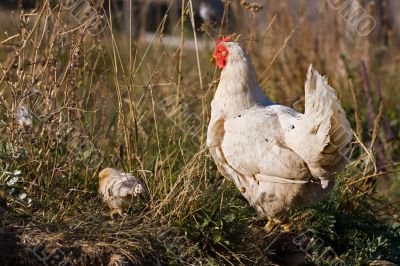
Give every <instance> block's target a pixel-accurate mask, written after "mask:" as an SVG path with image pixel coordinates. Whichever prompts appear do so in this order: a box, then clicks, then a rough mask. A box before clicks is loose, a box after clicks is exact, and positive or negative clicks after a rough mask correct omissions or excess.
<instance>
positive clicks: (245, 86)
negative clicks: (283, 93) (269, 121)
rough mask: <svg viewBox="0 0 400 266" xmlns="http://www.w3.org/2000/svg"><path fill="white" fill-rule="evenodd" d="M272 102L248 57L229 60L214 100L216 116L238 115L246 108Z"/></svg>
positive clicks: (213, 109) (213, 110) (214, 113)
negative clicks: (260, 83)
mask: <svg viewBox="0 0 400 266" xmlns="http://www.w3.org/2000/svg"><path fill="white" fill-rule="evenodd" d="M270 104H272V102H271V101H270V100H269V99H268V98H267V97H266V96H265V95H264V93H263V91H262V90H261V88H260V86H259V85H258V82H257V79H256V74H255V72H254V69H253V67H252V66H251V63H250V62H249V60H248V59H247V58H243V59H242V60H238V61H234V62H230V63H229V62H228V64H227V65H226V67H225V68H224V69H223V70H222V72H221V77H220V82H219V84H218V88H217V91H216V93H215V95H214V99H213V102H212V112H213V115H214V116H220V115H223V116H237V115H240V113H241V112H243V111H244V110H246V109H249V108H251V107H254V106H256V105H259V106H267V105H270Z"/></svg>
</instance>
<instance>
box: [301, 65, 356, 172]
mask: <svg viewBox="0 0 400 266" xmlns="http://www.w3.org/2000/svg"><path fill="white" fill-rule="evenodd" d="M305 117H306V119H307V120H308V121H312V124H314V125H316V126H315V127H317V128H316V129H315V132H314V134H315V135H316V137H317V138H318V139H319V140H320V141H321V143H320V144H321V147H320V148H321V151H320V152H319V153H315V154H314V158H312V157H311V158H309V159H310V162H309V163H311V164H312V165H318V166H319V167H321V168H322V169H324V170H325V171H326V173H329V172H330V173H332V171H333V172H340V171H342V170H343V167H344V166H345V163H346V161H347V156H348V153H349V151H350V149H351V145H350V142H351V139H352V133H351V129H350V124H349V122H348V121H347V119H346V113H345V111H344V110H343V108H342V106H341V104H340V101H339V100H338V98H337V96H336V92H335V90H334V89H332V88H331V87H330V86H329V84H328V82H327V80H326V79H325V78H324V77H322V76H321V75H320V74H319V73H318V72H317V71H316V70H315V69H314V68H313V66H312V65H311V66H310V67H309V69H308V75H307V81H306V84H305ZM312 130H314V129H313V128H312ZM322 169H321V170H322ZM325 171H322V172H325ZM320 175H323V173H320Z"/></svg>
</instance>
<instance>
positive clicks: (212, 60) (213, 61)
mask: <svg viewBox="0 0 400 266" xmlns="http://www.w3.org/2000/svg"><path fill="white" fill-rule="evenodd" d="M210 62H211V64H213V65H214V66H215V65H216V64H217V60H216V59H215V57H214V55H212V56H211V58H210Z"/></svg>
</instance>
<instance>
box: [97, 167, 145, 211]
mask: <svg viewBox="0 0 400 266" xmlns="http://www.w3.org/2000/svg"><path fill="white" fill-rule="evenodd" d="M144 191H145V190H144V185H143V183H142V182H141V181H140V180H139V179H138V178H136V177H134V176H133V175H132V174H130V173H123V172H121V171H118V170H115V169H112V168H105V169H103V170H102V171H101V172H100V173H99V193H100V194H101V195H102V196H103V200H104V202H106V203H107V204H108V206H109V207H110V209H111V217H112V216H113V214H114V213H118V214H119V215H120V216H123V212H124V211H125V210H126V209H128V208H129V205H130V204H131V203H132V198H133V197H136V196H138V195H140V194H143V193H144Z"/></svg>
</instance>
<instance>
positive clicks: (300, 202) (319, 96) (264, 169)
mask: <svg viewBox="0 0 400 266" xmlns="http://www.w3.org/2000/svg"><path fill="white" fill-rule="evenodd" d="M213 56H214V57H215V59H216V62H217V66H218V67H219V68H220V69H222V72H221V77H220V82H219V85H218V88H217V91H216V93H215V96H214V99H213V101H212V103H211V107H212V111H211V119H210V123H209V126H208V132H207V145H208V147H209V149H210V153H211V155H212V157H213V158H214V161H215V163H216V165H217V167H218V169H219V171H220V172H221V173H222V174H223V175H224V176H225V177H227V178H229V179H231V180H232V181H233V182H234V183H235V184H236V186H237V187H238V189H239V190H240V191H241V193H242V194H243V196H244V197H245V198H246V199H247V200H248V201H249V203H250V204H251V206H253V207H254V208H255V209H256V210H257V212H258V213H259V214H260V215H261V216H263V217H268V218H270V219H275V220H278V221H279V219H280V218H281V217H282V216H284V214H285V213H286V212H287V211H288V210H289V209H291V208H294V207H301V206H306V205H310V204H313V203H316V202H318V201H319V200H321V199H322V198H323V197H324V196H325V195H327V194H328V193H329V192H330V191H331V190H332V188H333V183H334V182H333V181H334V178H335V175H336V174H337V173H339V172H340V171H342V170H343V168H344V166H345V164H346V162H347V155H348V153H349V150H350V148H351V138H352V133H351V129H350V125H349V122H348V121H347V119H346V115H345V112H344V111H343V108H342V107H341V105H340V102H339V100H338V99H337V97H336V93H335V91H334V90H333V89H332V88H331V87H330V86H329V85H328V83H327V81H326V80H325V78H323V77H322V76H320V74H319V73H318V72H317V71H315V70H314V69H313V67H312V66H310V68H309V70H308V75H307V81H306V84H305V113H304V114H302V113H298V112H296V111H295V110H293V109H291V108H289V107H286V106H282V105H278V104H274V103H272V102H271V101H270V100H269V99H268V98H267V97H266V96H265V95H264V94H263V92H262V90H261V88H260V86H259V84H258V82H257V79H256V74H255V72H254V69H253V67H252V65H251V63H250V60H249V57H248V55H247V54H246V52H245V51H244V50H243V49H242V48H241V47H240V46H239V44H238V43H236V42H231V41H230V39H229V38H223V39H222V40H220V41H219V42H218V43H217V46H216V48H215V52H214V54H213Z"/></svg>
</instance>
